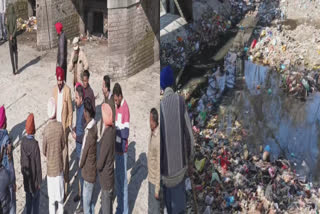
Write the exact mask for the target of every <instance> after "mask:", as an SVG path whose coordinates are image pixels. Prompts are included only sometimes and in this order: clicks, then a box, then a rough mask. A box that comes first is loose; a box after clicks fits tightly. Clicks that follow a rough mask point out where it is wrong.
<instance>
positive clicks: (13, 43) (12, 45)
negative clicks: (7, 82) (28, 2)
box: [6, 4, 18, 75]
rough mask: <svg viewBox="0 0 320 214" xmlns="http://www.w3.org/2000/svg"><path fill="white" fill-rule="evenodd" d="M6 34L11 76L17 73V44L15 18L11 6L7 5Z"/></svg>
mask: <svg viewBox="0 0 320 214" xmlns="http://www.w3.org/2000/svg"><path fill="white" fill-rule="evenodd" d="M6 19H7V32H8V35H9V50H10V58H11V64H12V70H13V74H14V75H16V74H17V72H18V43H17V38H16V36H17V17H16V12H15V9H14V6H13V4H9V6H8V9H7V13H6Z"/></svg>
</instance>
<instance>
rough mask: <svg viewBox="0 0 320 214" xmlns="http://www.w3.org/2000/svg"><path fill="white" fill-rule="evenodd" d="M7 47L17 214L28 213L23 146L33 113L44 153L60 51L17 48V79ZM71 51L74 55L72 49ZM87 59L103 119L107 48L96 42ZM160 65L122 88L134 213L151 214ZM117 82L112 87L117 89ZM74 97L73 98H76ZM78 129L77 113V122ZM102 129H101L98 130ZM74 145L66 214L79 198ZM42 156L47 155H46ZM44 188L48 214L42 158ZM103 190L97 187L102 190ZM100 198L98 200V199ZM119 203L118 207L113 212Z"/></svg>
mask: <svg viewBox="0 0 320 214" xmlns="http://www.w3.org/2000/svg"><path fill="white" fill-rule="evenodd" d="M8 50H9V49H8V43H4V44H1V45H0V64H1V78H0V91H1V93H0V105H2V104H4V105H5V107H6V111H7V118H8V130H9V132H10V136H11V138H12V141H13V142H14V145H16V149H15V150H14V161H15V171H16V177H17V188H18V190H17V213H23V211H24V207H25V193H24V189H23V180H22V174H21V169H20V146H19V140H20V139H21V137H22V136H23V135H24V133H25V130H24V128H25V120H26V118H27V116H28V113H29V112H33V113H34V115H35V123H36V128H37V133H36V139H37V140H38V141H39V146H40V150H42V131H43V128H44V126H45V121H46V120H47V113H46V112H47V107H46V106H47V101H48V99H49V97H50V96H51V94H52V88H53V87H54V86H55V84H56V79H55V59H56V49H55V50H51V51H48V52H39V51H37V50H35V49H34V48H33V47H32V46H31V45H30V42H29V43H24V42H23V43H21V42H19V43H18V51H19V67H20V68H21V69H20V73H19V74H18V75H16V76H13V74H12V70H11V62H10V57H9V51H8ZM69 50H71V49H69ZM86 53H87V55H88V59H89V62H91V63H90V67H91V69H90V70H91V71H92V74H91V78H90V83H91V86H92V88H93V90H94V92H95V95H96V96H97V100H96V105H98V106H97V116H96V118H98V119H100V118H101V113H100V112H101V111H100V107H101V106H100V104H101V102H102V99H103V96H102V92H101V91H102V90H101V86H102V77H103V75H105V73H103V70H104V69H103V68H104V66H105V64H104V63H105V59H104V58H105V54H102V53H106V48H105V47H101V45H100V46H99V45H98V44H96V43H94V42H91V43H87V44H86ZM159 69H160V63H159V62H157V63H156V64H154V65H153V66H151V67H150V68H147V69H145V70H143V71H141V72H140V73H138V74H136V75H134V76H132V77H130V78H128V79H125V80H121V81H119V83H120V84H121V86H122V88H123V94H124V97H125V99H126V100H127V102H128V105H129V108H130V116H131V118H130V120H131V121H130V137H129V142H130V143H129V158H128V171H127V174H128V183H129V207H130V213H147V209H148V204H147V200H148V181H147V150H148V136H149V123H148V119H149V111H150V109H151V108H152V107H157V108H159V103H160V100H159V93H160V92H159V79H160V71H159ZM71 81H72V76H71V73H68V81H67V83H68V85H69V86H71ZM114 83H115V82H114V80H112V87H113V85H114ZM73 96H74V95H73ZM73 124H75V112H74V122H73ZM98 125H100V123H99V124H98ZM74 148H75V142H74V140H73V139H71V137H70V138H69V154H70V169H71V175H70V176H72V177H70V178H71V184H72V190H71V193H70V194H69V197H68V198H67V200H66V203H65V210H66V211H67V212H68V213H74V211H75V209H76V208H77V206H78V204H76V203H74V202H73V197H74V196H75V194H76V193H77V186H76V184H75V183H74V177H73V175H74V174H75V170H76V168H75V164H74V163H75V162H74V161H75V152H74ZM41 152H42V151H41ZM41 158H42V161H41V162H42V177H43V182H42V185H41V199H40V200H41V205H40V210H41V213H48V196H47V184H46V183H47V182H46V171H47V167H46V159H45V157H44V156H43V155H42V156H41ZM97 186H98V185H97ZM96 190H97V191H96V192H95V199H96V200H97V202H96V209H95V213H98V212H99V210H100V200H99V199H100V190H99V187H97V188H96ZM97 198H98V199H97ZM115 207H116V201H115V203H114V209H115Z"/></svg>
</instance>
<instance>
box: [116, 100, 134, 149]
mask: <svg viewBox="0 0 320 214" xmlns="http://www.w3.org/2000/svg"><path fill="white" fill-rule="evenodd" d="M115 122H116V129H117V131H116V152H117V153H120V154H121V153H126V152H127V151H128V138H129V123H130V112H129V107H128V104H127V102H126V101H125V100H124V99H122V101H121V104H120V107H117V108H116V121H115Z"/></svg>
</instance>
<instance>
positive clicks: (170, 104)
mask: <svg viewBox="0 0 320 214" xmlns="http://www.w3.org/2000/svg"><path fill="white" fill-rule="evenodd" d="M173 84H174V76H173V71H172V69H171V68H170V67H169V66H168V67H166V68H165V69H163V70H162V71H161V73H160V86H161V88H162V90H164V96H163V99H162V100H161V101H160V135H161V141H160V151H161V152H160V156H161V158H160V172H161V178H162V183H163V195H164V196H163V198H164V202H165V205H166V208H167V210H168V213H182V212H183V213H184V212H185V209H186V193H185V182H184V177H185V174H186V172H187V169H188V164H192V163H191V160H193V159H192V156H193V133H192V128H191V122H190V118H189V115H188V111H187V108H186V104H185V101H184V99H183V97H181V96H179V95H178V94H176V93H174V91H173V89H172V86H173Z"/></svg>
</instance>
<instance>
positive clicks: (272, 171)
mask: <svg viewBox="0 0 320 214" xmlns="http://www.w3.org/2000/svg"><path fill="white" fill-rule="evenodd" d="M268 172H269V175H270V177H271V178H274V176H275V175H276V169H275V168H274V167H269V169H268Z"/></svg>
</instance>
